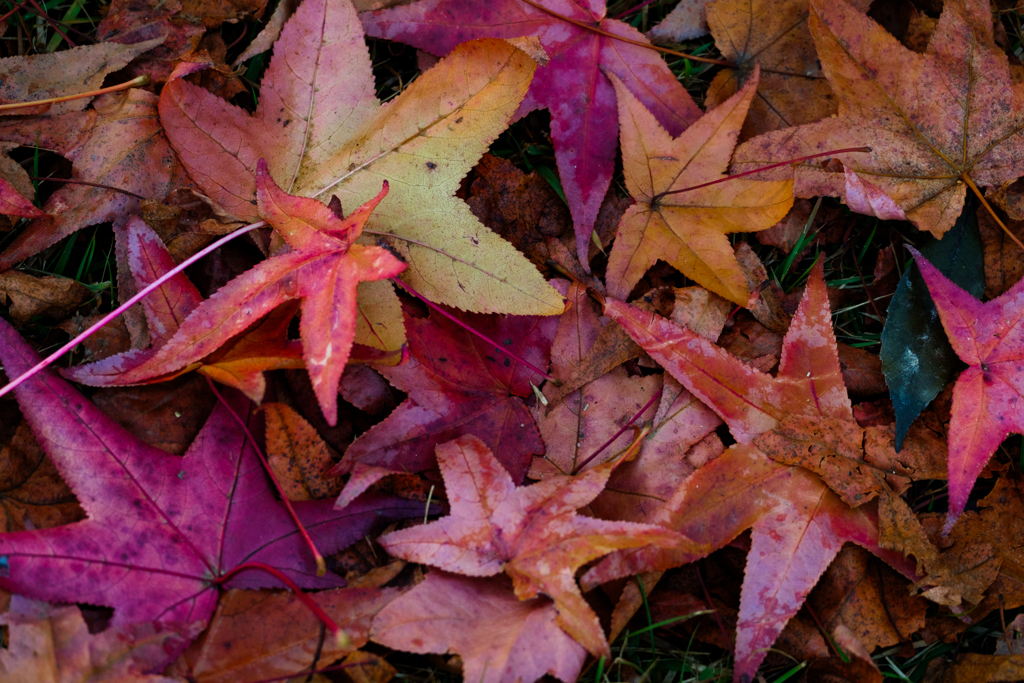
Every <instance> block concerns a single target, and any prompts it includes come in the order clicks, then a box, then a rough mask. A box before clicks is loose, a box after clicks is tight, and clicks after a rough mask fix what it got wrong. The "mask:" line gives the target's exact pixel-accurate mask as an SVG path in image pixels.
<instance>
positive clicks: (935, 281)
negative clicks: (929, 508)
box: [911, 248, 1024, 534]
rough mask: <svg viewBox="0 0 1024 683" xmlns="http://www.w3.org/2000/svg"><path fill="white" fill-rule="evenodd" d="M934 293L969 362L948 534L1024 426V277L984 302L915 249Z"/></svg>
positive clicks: (958, 415) (954, 421)
mask: <svg viewBox="0 0 1024 683" xmlns="http://www.w3.org/2000/svg"><path fill="white" fill-rule="evenodd" d="M911 252H912V253H913V254H914V258H915V260H916V261H917V266H918V268H920V269H921V275H922V276H923V277H924V281H925V284H927V285H928V290H929V291H930V292H931V295H932V300H933V301H934V302H935V308H937V309H938V311H939V317H940V318H941V319H942V326H943V327H944V328H946V336H947V337H949V343H950V344H951V345H952V346H953V350H954V351H956V355H958V356H960V360H962V361H963V362H965V363H967V364H968V365H969V366H970V367H969V368H967V369H966V370H964V371H963V372H962V373H960V376H959V377H958V378H957V380H956V384H955V385H954V386H953V409H952V412H951V415H950V418H951V419H950V423H949V461H948V467H949V515H948V516H947V517H946V526H945V528H944V529H943V531H942V533H943V534H948V533H949V532H950V530H951V529H952V528H953V525H954V524H955V523H956V520H957V519H958V518H959V517H960V513H962V512H963V511H964V506H965V505H966V504H967V497H968V496H969V495H970V493H971V489H972V488H973V487H974V482H975V481H977V479H978V475H979V474H981V470H982V469H983V468H984V467H985V463H987V462H988V461H989V459H990V458H991V457H992V454H993V453H995V450H996V449H997V448H999V444H1001V443H1002V442H1003V440H1004V439H1005V438H1006V437H1007V436H1009V435H1010V434H1022V433H1024V413H1022V412H1021V406H1020V399H1021V393H1022V392H1024V354H1022V353H1021V348H1022V344H1024V325H1021V324H1020V320H1021V315H1022V300H1021V298H1020V296H1021V293H1022V292H1024V279H1021V280H1020V281H1018V282H1017V284H1015V285H1014V286H1013V287H1011V288H1010V290H1009V291H1007V292H1006V293H1005V294H1003V295H1002V296H1000V297H997V298H995V299H993V300H992V301H988V302H986V303H982V302H980V301H978V300H977V299H975V298H974V297H973V296H971V295H970V294H968V293H967V292H965V291H964V290H963V289H961V288H960V287H958V286H956V285H955V284H953V283H952V282H951V281H950V280H949V278H947V277H946V276H945V275H943V274H942V273H941V272H939V270H938V269H937V268H936V267H935V266H933V265H932V264H931V263H929V262H928V260H927V259H925V258H924V257H923V256H921V254H920V253H918V251H917V250H916V249H913V248H911Z"/></svg>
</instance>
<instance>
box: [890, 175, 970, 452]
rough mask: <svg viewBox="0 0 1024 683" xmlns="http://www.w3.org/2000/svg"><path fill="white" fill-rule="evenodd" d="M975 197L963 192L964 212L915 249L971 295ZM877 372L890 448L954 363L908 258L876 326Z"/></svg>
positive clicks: (938, 388)
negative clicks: (891, 434)
mask: <svg viewBox="0 0 1024 683" xmlns="http://www.w3.org/2000/svg"><path fill="white" fill-rule="evenodd" d="M977 207H978V202H977V200H975V199H974V198H973V196H971V195H970V194H968V201H967V202H966V203H965V205H964V211H963V213H962V214H961V215H960V218H959V219H957V222H956V224H955V225H954V226H953V227H952V228H951V229H950V231H949V232H948V233H946V234H945V235H944V236H943V238H942V239H941V240H936V239H934V238H932V237H930V236H929V237H926V238H925V240H924V241H923V242H922V245H921V253H922V254H924V255H925V257H926V258H927V259H928V260H929V261H931V262H932V263H933V264H935V267H936V268H938V269H939V270H940V271H942V273H943V274H945V275H946V276H947V277H948V278H949V279H951V280H952V281H953V282H955V283H956V284H958V285H959V286H961V287H963V288H964V289H966V290H967V291H968V292H970V293H971V294H972V295H973V296H975V297H979V298H980V297H981V295H982V293H983V292H984V291H985V275H984V272H985V271H984V265H983V261H982V247H981V235H980V234H979V233H978V217H977ZM880 355H881V358H882V372H883V373H884V374H885V381H886V384H888V385H889V396H891V397H892V405H893V408H894V409H895V412H896V450H897V451H899V450H900V448H901V447H902V446H903V439H904V438H905V437H906V436H907V431H908V430H909V429H910V424H911V423H912V422H913V421H914V419H915V418H917V416H918V415H920V413H921V411H922V410H924V408H925V407H926V406H927V405H928V404H929V403H931V401H932V399H933V398H935V397H936V396H937V395H938V393H939V392H940V391H942V389H943V387H945V386H946V384H947V383H948V382H949V380H950V377H951V376H952V374H953V369H954V368H955V367H956V363H957V357H956V354H955V353H953V349H952V348H951V347H950V345H949V342H948V341H947V340H946V334H945V332H944V331H943V329H942V323H941V322H940V321H939V314H938V311H936V310H935V304H934V303H932V297H931V295H930V294H929V293H928V288H927V287H926V286H925V284H924V280H923V279H921V272H920V271H919V270H918V269H917V266H916V265H915V264H914V263H913V261H911V263H910V267H908V268H907V270H906V272H904V273H903V277H902V278H901V279H900V283H899V285H898V286H897V287H896V294H895V295H893V298H892V302H891V303H890V304H889V312H888V314H887V317H886V321H885V328H884V329H883V330H882V350H881V354H880Z"/></svg>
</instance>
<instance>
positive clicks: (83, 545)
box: [0, 321, 423, 626]
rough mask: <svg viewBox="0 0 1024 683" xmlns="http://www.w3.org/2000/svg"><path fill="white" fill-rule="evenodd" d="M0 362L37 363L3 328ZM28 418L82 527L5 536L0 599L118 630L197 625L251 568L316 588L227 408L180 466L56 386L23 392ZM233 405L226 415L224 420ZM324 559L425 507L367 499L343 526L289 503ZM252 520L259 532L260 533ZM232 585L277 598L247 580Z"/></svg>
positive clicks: (327, 582)
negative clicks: (23, 599)
mask: <svg viewBox="0 0 1024 683" xmlns="http://www.w3.org/2000/svg"><path fill="white" fill-rule="evenodd" d="M0 342H2V343H0V361H2V362H3V366H4V370H5V372H7V373H8V374H9V375H11V376H18V375H20V374H21V373H23V372H25V371H26V370H28V369H29V368H30V367H32V366H33V365H35V364H36V363H37V362H38V360H39V358H38V356H37V355H36V354H35V353H34V352H32V350H31V349H30V348H29V347H28V345H27V344H26V343H25V342H24V341H23V340H22V339H21V338H20V337H19V336H18V334H17V333H16V332H15V331H14V330H13V329H12V328H11V327H10V326H9V325H8V324H7V323H6V322H3V321H0ZM15 394H16V396H17V398H18V403H19V404H20V405H21V409H22V412H23V413H24V414H25V417H26V419H27V420H28V421H29V424H30V425H31V426H32V429H33V431H34V432H35V434H36V437H37V438H38V439H39V441H40V443H41V445H42V446H43V449H44V450H45V451H46V452H47V454H48V455H49V456H50V458H51V460H52V461H53V463H54V465H56V467H57V470H58V471H59V472H60V474H61V476H62V477H63V479H64V480H65V481H66V482H67V483H68V485H69V486H70V487H71V490H72V491H74V493H75V495H77V496H78V499H79V501H80V502H81V505H82V508H84V509H85V512H86V514H87V515H88V519H86V520H84V521H80V522H75V523H74V524H69V525H67V526H62V527H57V528H53V529H43V530H38V531H22V532H16V533H9V534H2V535H0V587H3V588H4V589H6V590H10V591H12V592H17V593H21V594H23V595H27V596H30V597H34V598H37V599H42V600H48V601H53V602H79V601H81V602H88V603H90V604H95V605H109V606H111V607H114V608H115V611H114V617H113V621H112V622H111V623H112V624H113V625H115V626H116V625H121V624H129V623H135V622H139V621H150V620H154V619H156V620H159V621H202V620H205V619H206V618H207V617H209V615H210V614H211V612H212V611H213V608H214V605H215V604H216V601H217V595H218V587H219V584H218V579H219V578H220V577H223V576H225V575H226V574H227V573H228V572H230V571H231V570H232V569H234V568H235V567H238V566H239V565H241V564H243V563H246V562H262V563H264V564H267V565H269V566H272V567H275V568H276V569H278V570H279V571H281V572H283V573H284V574H286V575H288V576H289V577H291V578H292V580H293V581H295V583H297V584H298V585H299V586H302V587H305V588H329V587H332V586H338V585H340V584H342V583H343V580H342V579H341V578H340V577H337V576H325V577H322V578H321V577H318V576H317V575H316V566H315V563H314V561H313V558H312V556H311V555H310V554H309V551H308V547H307V546H306V545H305V544H304V543H303V542H302V541H301V540H300V538H299V534H298V532H297V531H296V528H295V525H294V523H293V522H292V520H291V518H290V517H289V516H288V514H287V513H286V511H285V509H284V506H283V505H282V504H281V503H280V502H278V501H276V500H275V499H274V497H273V494H272V493H271V492H270V489H269V487H268V483H267V479H266V474H265V473H264V472H263V470H262V468H261V467H260V464H259V460H258V459H257V456H256V453H255V451H254V450H253V448H252V446H251V444H250V443H249V442H248V441H247V440H246V437H245V434H244V432H243V431H242V429H241V427H240V426H239V424H238V422H237V421H236V419H235V418H234V417H233V416H232V415H231V411H232V410H233V411H234V412H235V413H237V414H240V415H242V419H246V416H250V415H251V410H252V409H251V405H248V401H245V400H239V397H238V396H237V395H231V397H230V398H229V399H228V401H229V403H228V404H222V405H218V406H217V407H216V408H215V409H214V411H213V414H212V415H211V416H210V419H209V420H207V422H206V425H205V426H204V427H203V429H202V430H201V431H200V433H199V435H198V436H197V437H196V439H195V441H193V443H192V446H191V447H190V448H189V450H188V452H187V453H186V454H185V456H184V457H178V456H172V455H167V454H166V453H164V452H162V451H159V450H157V449H155V448H152V447H151V446H147V445H146V444H144V443H142V442H141V441H139V440H138V439H136V438H134V437H132V436H131V435H129V434H128V433H127V432H126V431H125V430H124V429H123V428H122V427H120V426H119V425H117V424H116V423H114V422H113V421H112V420H111V419H110V418H108V417H107V416H106V415H105V414H103V413H102V412H101V411H100V410H99V409H97V408H96V407H95V406H93V405H92V404H91V403H89V402H88V401H87V400H86V399H85V398H84V397H82V395H81V394H79V393H78V392H76V391H75V390H74V389H72V388H71V386H70V385H69V384H68V383H67V382H65V381H64V380H61V379H59V378H57V377H55V376H52V375H50V374H43V375H40V376H39V377H38V378H34V379H32V380H30V381H29V382H26V383H25V384H23V385H21V386H20V387H18V388H17V389H16V390H15ZM229 405H230V407H229ZM294 507H295V510H296V512H297V513H298V515H299V517H300V518H301V519H302V520H303V523H304V525H305V526H306V528H307V529H308V530H309V532H310V534H311V536H312V538H313V539H314V541H315V542H316V544H317V546H318V547H319V548H320V549H321V550H322V551H323V552H326V553H330V552H334V551H335V550H337V549H340V548H342V547H345V546H347V545H348V544H350V543H353V542H355V541H356V540H359V539H360V538H362V537H363V536H364V534H365V533H367V532H368V530H369V529H370V527H371V526H372V524H373V522H374V520H376V519H388V518H392V519H393V518H397V517H402V516H404V515H407V514H408V515H412V514H418V513H421V512H422V510H423V507H422V505H421V504H418V503H417V504H415V505H412V504H409V503H405V502H396V501H393V500H390V499H387V498H382V499H369V500H367V499H362V500H361V501H357V502H356V503H355V504H354V506H350V507H349V508H348V509H347V510H345V511H344V512H343V513H339V512H338V511H335V510H334V509H333V505H332V503H331V501H312V502H300V503H294ZM254 519H258V520H259V524H254V523H253V520H254ZM227 585H229V586H236V587H249V588H258V587H264V586H275V587H276V586H278V585H279V584H278V582H277V580H276V579H272V578H267V577H265V576H264V575H262V574H257V573H254V572H246V573H243V574H241V575H239V576H237V577H233V578H231V579H230V580H229V581H228V582H227Z"/></svg>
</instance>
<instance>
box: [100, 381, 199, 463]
mask: <svg viewBox="0 0 1024 683" xmlns="http://www.w3.org/2000/svg"><path fill="white" fill-rule="evenodd" d="M92 401H93V403H95V404H96V406H97V407H98V408H99V409H100V410H102V411H103V412H105V413H106V414H107V415H109V416H110V417H111V418H113V419H114V421H115V422H117V423H118V424H120V425H121V426H122V427H124V428H125V429H127V430H128V431H129V432H131V433H132V434H134V435H135V436H137V437H139V438H140V439H142V440H143V441H145V442H146V443H148V444H150V445H151V446H156V447H157V448H160V449H162V450H165V451H167V452H168V453H174V454H176V455H181V454H182V453H184V452H185V451H186V450H187V449H188V446H189V444H191V443H192V440H193V439H194V438H195V436H196V434H198V433H199V429H200V428H201V427H202V426H203V423H204V422H206V418H207V417H209V415H210V410H211V409H212V408H213V405H214V403H215V402H216V399H215V398H214V396H213V393H212V392H211V391H210V390H209V388H208V387H207V386H206V380H205V379H204V378H202V377H199V376H197V375H185V376H184V377H178V378H176V379H173V380H171V381H169V382H164V383H162V384H152V385H145V386H134V387H115V388H112V389H105V390H103V391H101V392H98V393H96V394H95V395H93V397H92Z"/></svg>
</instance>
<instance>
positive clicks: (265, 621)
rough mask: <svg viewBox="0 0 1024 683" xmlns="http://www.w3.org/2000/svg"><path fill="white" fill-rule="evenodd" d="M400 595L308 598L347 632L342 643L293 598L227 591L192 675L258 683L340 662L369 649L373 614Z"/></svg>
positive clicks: (358, 592) (363, 591) (373, 591)
mask: <svg viewBox="0 0 1024 683" xmlns="http://www.w3.org/2000/svg"><path fill="white" fill-rule="evenodd" d="M399 594H400V591H398V590H396V589H394V588H385V589H377V588H342V589H338V590H330V591H321V592H319V593H310V594H309V595H310V597H311V598H312V599H313V600H314V601H315V602H316V603H317V604H318V605H319V606H320V607H321V608H322V609H323V610H324V611H325V612H327V614H328V615H329V616H330V617H331V618H332V619H334V621H335V622H336V623H337V624H338V626H340V627H341V629H342V630H343V631H344V633H345V636H346V637H345V638H344V640H335V639H334V638H331V637H330V636H329V635H328V636H327V637H323V635H322V630H323V628H322V627H323V625H322V623H321V622H320V620H319V619H317V618H316V616H314V615H313V613H312V612H310V611H309V608H308V607H307V606H306V605H305V604H303V602H302V601H301V600H299V599H298V598H296V597H295V595H294V594H293V593H275V592H273V591H266V590H263V591H251V590H240V589H235V590H231V591H228V593H227V594H226V595H225V596H224V597H223V598H221V601H220V604H219V605H217V612H216V614H214V616H213V620H212V621H211V622H210V628H209V630H208V631H207V633H206V636H205V638H204V640H203V642H202V645H201V646H200V648H199V651H198V653H195V654H194V655H193V656H194V657H195V659H194V663H193V666H192V675H193V677H194V678H195V679H196V680H197V681H199V683H233V682H234V681H255V680H263V679H266V678H274V677H277V676H283V677H287V676H289V675H294V674H296V673H298V672H301V671H302V670H303V669H306V668H308V667H309V666H310V665H312V664H314V663H316V662H322V663H329V662H332V661H334V660H336V659H340V658H341V657H342V656H344V655H346V654H348V653H350V652H352V651H353V650H355V649H357V648H359V647H362V646H363V645H365V644H366V642H367V640H368V639H369V632H370V622H371V621H372V620H373V617H374V615H376V614H377V612H379V611H380V610H381V608H383V607H384V606H385V605H387V604H388V603H389V602H391V601H392V600H394V599H395V598H396V597H398V595H399Z"/></svg>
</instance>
